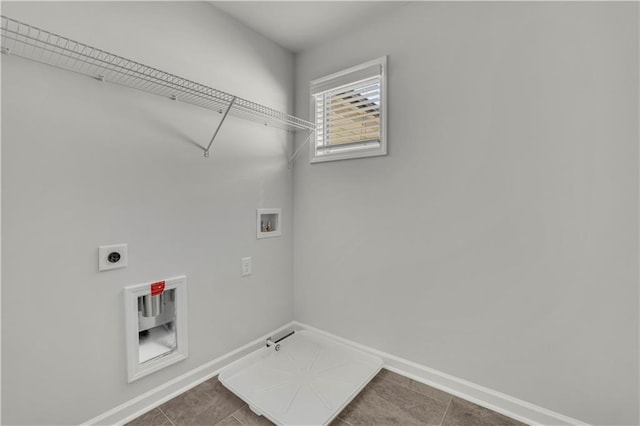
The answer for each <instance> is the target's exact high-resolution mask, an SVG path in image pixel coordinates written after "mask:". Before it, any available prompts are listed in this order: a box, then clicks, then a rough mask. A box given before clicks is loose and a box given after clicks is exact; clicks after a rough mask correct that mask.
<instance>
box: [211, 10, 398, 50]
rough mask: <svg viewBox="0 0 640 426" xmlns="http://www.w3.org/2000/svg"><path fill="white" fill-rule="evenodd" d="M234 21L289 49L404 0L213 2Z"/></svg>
mask: <svg viewBox="0 0 640 426" xmlns="http://www.w3.org/2000/svg"><path fill="white" fill-rule="evenodd" d="M211 3H212V4H213V5H214V6H215V7H217V8H218V9H221V10H223V11H224V12H226V13H228V14H229V15H231V16H233V17H234V18H236V19H237V20H238V21H240V22H242V23H243V24H245V25H247V26H248V27H250V28H252V29H254V30H255V31H257V32H258V33H260V34H262V35H263V36H265V37H267V38H269V39H271V40H273V41H275V42H276V43H278V44H279V45H280V46H282V47H285V48H287V49H289V50H291V51H293V52H300V51H303V50H305V49H309V48H311V47H314V46H316V45H318V44H320V43H322V42H323V41H325V40H328V39H330V38H333V37H336V36H338V35H340V34H343V33H345V32H348V31H349V30H350V29H352V28H358V27H361V26H364V25H366V24H367V23H368V22H369V21H370V20H371V19H373V18H376V17H378V16H381V15H383V14H385V13H387V12H389V11H390V10H392V9H395V8H397V7H400V6H402V5H403V4H405V3H407V2H406V1H213V2H211Z"/></svg>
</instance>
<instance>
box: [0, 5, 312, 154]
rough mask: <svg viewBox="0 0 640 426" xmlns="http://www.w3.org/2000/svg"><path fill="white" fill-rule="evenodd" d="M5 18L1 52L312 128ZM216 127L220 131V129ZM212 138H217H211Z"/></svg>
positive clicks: (258, 119) (281, 124) (205, 104)
mask: <svg viewBox="0 0 640 426" xmlns="http://www.w3.org/2000/svg"><path fill="white" fill-rule="evenodd" d="M0 18H1V35H2V45H1V49H2V52H3V53H5V54H9V55H15V56H20V57H23V58H27V59H31V60H34V61H37V62H41V63H44V64H47V65H52V66H54V67H58V68H62V69H65V70H68V71H73V72H76V73H80V74H84V75H88V76H91V77H94V78H96V79H98V80H101V81H107V82H110V83H115V84H120V85H122V86H127V87H131V88H134V89H139V90H142V91H145V92H150V93H153V94H156V95H160V96H163V97H166V98H169V99H172V100H177V101H182V102H186V103H189V104H192V105H197V106H200V107H203V108H207V109H210V110H213V111H216V112H219V113H225V117H226V113H227V112H228V114H229V115H232V116H236V117H241V118H244V119H248V120H251V121H256V122H259V123H263V124H265V125H270V126H273V127H277V128H281V129H284V130H288V131H295V130H298V129H304V130H309V131H313V130H314V129H315V125H314V124H313V123H311V122H309V121H306V120H303V119H301V118H298V117H295V116H292V115H289V114H286V113H284V112H281V111H278V110H275V109H273V108H269V107H266V106H264V105H261V104H258V103H256V102H252V101H249V100H247V99H243V98H240V97H237V96H234V95H232V94H229V93H226V92H222V91H220V90H216V89H214V88H212V87H209V86H205V85H203V84H200V83H196V82H194V81H191V80H188V79H186V78H182V77H179V76H177V75H174V74H170V73H168V72H165V71H161V70H159V69H156V68H153V67H150V66H147V65H144V64H141V63H139V62H136V61H132V60H130V59H127V58H123V57H122V56H118V55H115V54H113V53H109V52H106V51H104V50H100V49H97V48H95V47H92V46H89V45H86V44H84V43H80V42H77V41H75V40H71V39H69V38H66V37H62V36H59V35H57V34H54V33H51V32H49V31H45V30H43V29H40V28H37V27H34V26H31V25H29V24H25V23H24V22H20V21H16V20H14V19H11V18H8V17H6V16H0ZM216 133H217V131H216ZM212 141H213V140H212Z"/></svg>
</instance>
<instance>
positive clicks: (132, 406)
mask: <svg viewBox="0 0 640 426" xmlns="http://www.w3.org/2000/svg"><path fill="white" fill-rule="evenodd" d="M291 329H295V330H310V331H313V332H315V333H318V334H321V335H323V336H325V337H328V338H330V339H333V340H336V341H339V342H341V343H344V344H346V345H348V346H351V347H353V348H356V349H359V350H361V351H364V352H367V353H370V354H372V355H375V356H377V357H380V358H382V360H383V361H384V367H385V368H386V369H388V370H391V371H393V372H396V373H398V374H401V375H403V376H406V377H409V378H411V379H414V380H416V381H418V382H421V383H424V384H426V385H429V386H433V387H434V388H437V389H440V390H443V391H445V392H448V393H450V394H452V395H456V396H458V397H460V398H463V399H466V400H467V401H471V402H474V403H476V404H478V405H481V406H483V407H486V408H488V409H490V410H493V411H496V412H498V413H501V414H504V415H505V416H509V417H511V418H514V419H516V420H519V421H521V422H523V423H527V424H530V425H580V426H587V423H584V422H581V421H578V420H576V419H572V418H570V417H567V416H564V415H562V414H559V413H556V412H554V411H551V410H547V409H545V408H542V407H538V406H537V405H534V404H530V403H528V402H526V401H522V400H520V399H517V398H513V397H511V396H509V395H505V394H503V393H501V392H497V391H494V390H492V389H489V388H486V387H484V386H480V385H477V384H475V383H471V382H469V381H466V380H463V379H460V378H457V377H454V376H451V375H449V374H446V373H443V372H441V371H438V370H434V369H433V368H429V367H425V366H424V365H420V364H418V363H415V362H412V361H409V360H406V359H403V358H400V357H397V356H395V355H391V354H389V353H386V352H382V351H379V350H377V349H373V348H370V347H368V346H365V345H361V344H359V343H356V342H353V341H351V340H348V339H345V338H343V337H340V336H336V335H335V334H331V333H328V332H326V331H323V330H320V329H317V328H315V327H312V326H310V325H307V324H304V323H301V322H298V321H292V322H290V323H288V324H286V325H284V326H282V327H280V328H278V329H277V330H274V331H273V332H271V333H269V334H266V335H264V336H262V337H259V338H257V339H255V340H254V341H252V342H250V343H248V344H246V345H244V346H242V347H240V348H238V349H236V350H234V351H232V352H229V353H227V354H225V355H222V356H220V357H218V358H216V359H214V360H212V361H210V362H208V363H206V364H203V365H201V366H200V367H198V368H195V369H193V370H191V371H189V372H187V373H185V374H183V375H181V376H178V377H176V378H175V379H173V380H170V381H168V382H167V383H164V384H162V385H160V386H158V387H156V388H154V389H151V390H150V391H148V392H145V393H144V394H142V395H140V396H137V397H135V398H133V399H131V400H129V401H127V402H125V403H123V404H120V405H119V406H117V407H115V408H112V409H111V410H109V411H107V412H105V413H103V414H101V415H99V416H97V417H94V418H93V419H91V420H87V421H86V422H84V423H83V424H82V425H83V426H84V425H87V426H88V425H105V424H108V425H123V424H125V423H127V422H129V421H131V420H133V419H135V418H136V417H139V416H141V415H142V414H144V413H146V412H147V411H150V410H152V409H154V408H155V407H157V406H159V405H161V404H163V403H164V402H166V401H168V400H170V399H172V398H174V397H176V396H178V395H180V394H181V393H183V392H186V391H187V390H189V389H191V388H193V387H194V386H197V385H199V384H200V383H202V382H204V381H206V380H208V379H210V378H211V377H213V376H215V375H217V374H218V373H219V372H220V370H222V369H223V368H224V367H226V366H228V365H230V364H231V363H233V362H234V361H236V360H238V359H240V358H242V357H243V356H245V355H247V354H249V353H251V352H253V351H255V350H257V349H259V348H260V347H261V346H263V345H264V342H265V340H266V339H267V337H270V336H274V335H278V334H280V333H282V332H284V331H287V330H291Z"/></svg>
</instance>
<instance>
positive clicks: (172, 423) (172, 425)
mask: <svg viewBox="0 0 640 426" xmlns="http://www.w3.org/2000/svg"><path fill="white" fill-rule="evenodd" d="M158 410H160V412H161V413H162V415H163V416H165V417H166V418H167V420H169V423H171V426H176V424H175V423H174V422H173V420H171V419H170V418H169V416H167V415H166V414H165V413H164V411H163V410H162V408H160V407H158Z"/></svg>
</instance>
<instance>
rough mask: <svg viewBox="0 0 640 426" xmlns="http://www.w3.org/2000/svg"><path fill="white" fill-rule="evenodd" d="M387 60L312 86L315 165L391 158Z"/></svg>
mask: <svg viewBox="0 0 640 426" xmlns="http://www.w3.org/2000/svg"><path fill="white" fill-rule="evenodd" d="M386 65H387V58H386V56H384V57H382V58H379V59H375V60H373V61H369V62H366V63H364V64H361V65H358V66H355V67H352V68H349V69H347V70H344V71H341V72H338V73H335V74H331V75H329V76H327V77H323V78H320V79H317V80H314V81H312V82H311V98H312V100H311V103H312V108H311V110H312V115H313V117H314V118H313V119H314V120H315V123H316V134H315V144H314V146H313V149H311V150H310V152H311V162H312V163H317V162H321V161H333V160H344V159H347V158H360V157H372V156H376V155H386V154H387V141H386V122H385V121H386V120H385V117H386V109H387V108H386V86H385V68H386Z"/></svg>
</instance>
